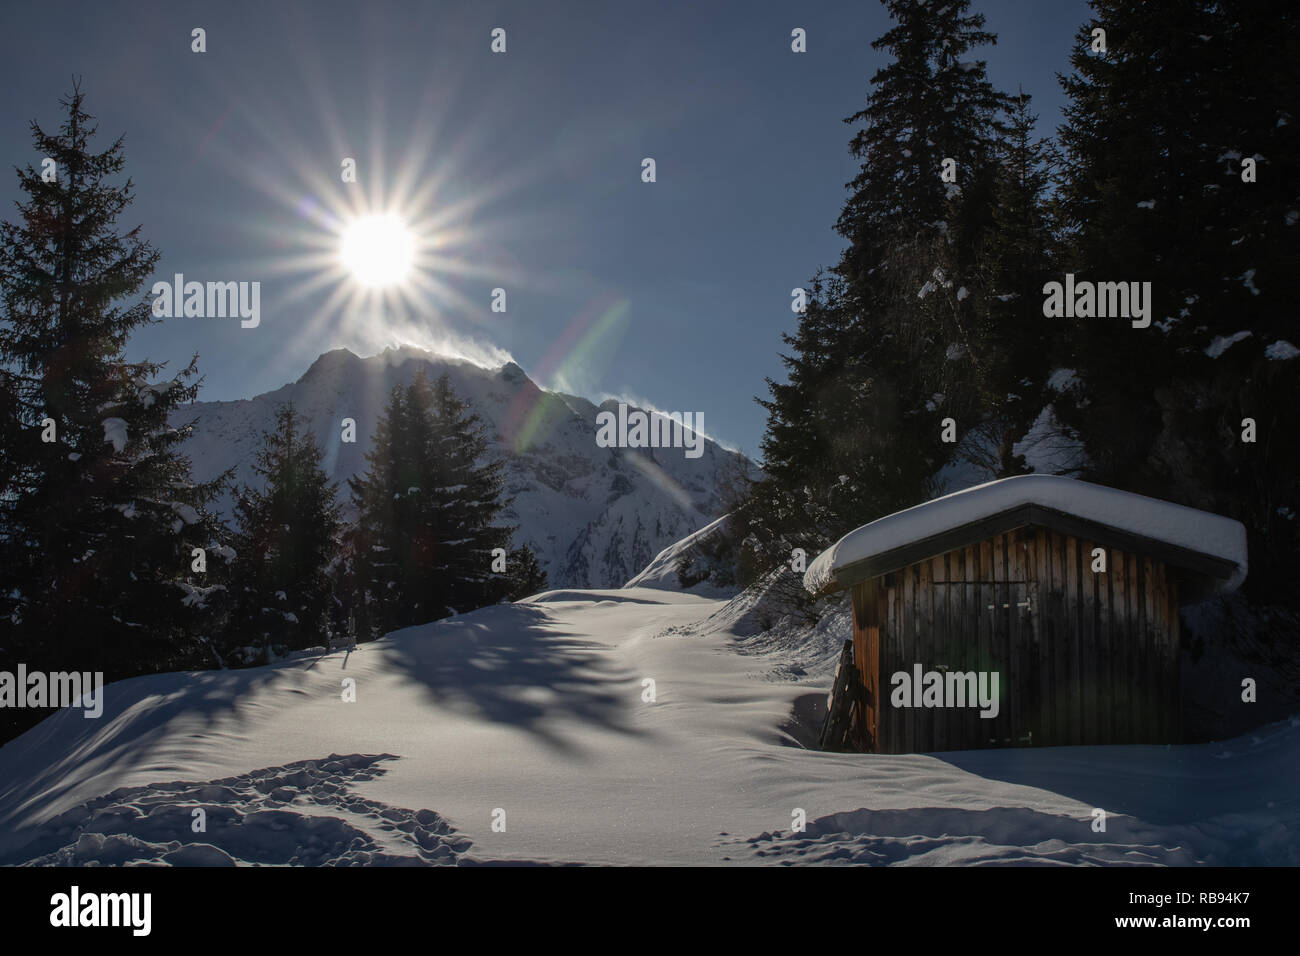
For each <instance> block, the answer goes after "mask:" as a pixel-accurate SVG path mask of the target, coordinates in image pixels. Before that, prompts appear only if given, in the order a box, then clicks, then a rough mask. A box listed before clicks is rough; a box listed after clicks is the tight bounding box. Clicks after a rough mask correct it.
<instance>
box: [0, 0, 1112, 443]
mask: <svg viewBox="0 0 1300 956" xmlns="http://www.w3.org/2000/svg"><path fill="white" fill-rule="evenodd" d="M974 8H975V9H977V10H979V11H981V12H983V13H984V14H985V15H986V17H987V19H988V27H989V28H990V29H991V30H993V31H994V32H995V33H997V34H998V35H999V42H998V45H997V46H996V47H992V48H989V49H987V50H986V51H983V52H982V53H981V57H982V58H984V59H986V60H987V61H988V65H989V75H990V77H991V78H992V80H993V81H994V82H995V83H996V84H998V85H999V86H1001V87H1002V88H1004V89H1007V90H1011V91H1014V90H1015V89H1016V87H1017V86H1018V85H1023V87H1024V89H1025V91H1026V92H1028V93H1030V94H1031V95H1033V97H1034V108H1035V109H1036V111H1037V112H1038V113H1039V114H1040V127H1041V128H1043V129H1044V131H1048V130H1050V129H1052V128H1054V127H1055V125H1056V124H1057V123H1058V121H1059V111H1060V109H1061V106H1062V104H1063V100H1062V97H1061V94H1060V90H1059V86H1058V84H1057V82H1056V76H1055V74H1056V73H1057V72H1058V71H1060V72H1064V71H1066V70H1067V69H1068V64H1067V57H1068V54H1069V49H1070V46H1071V43H1072V41H1073V34H1074V31H1075V29H1076V28H1077V27H1078V25H1079V24H1080V23H1081V22H1083V21H1084V20H1085V19H1086V18H1087V15H1088V10H1087V6H1086V4H1085V3H1084V2H1083V0H1052V2H1037V0H983V2H977V3H976V4H974ZM887 22H888V21H887V18H886V16H885V12H884V8H883V7H882V6H881V5H880V4H878V3H876V2H873V0H858V2H852V3H825V2H790V3H753V2H741V3H706V2H694V3H692V2H685V3H676V2H672V3H660V2H654V3H644V2H642V3H629V2H609V3H546V2H536V0H534V2H518V3H499V4H492V3H488V2H469V3H441V2H423V3H415V2H411V3H377V2H364V3H360V2H359V3H327V2H310V3H308V2H303V3H280V2H266V3H220V4H217V3H194V4H185V3H168V4H146V3H126V2H120V3H119V2H104V3H93V4H92V3H86V4H64V3H58V2H47V3H42V4H24V5H22V6H16V5H9V6H7V7H6V9H5V10H4V12H3V13H2V14H0V32H2V33H3V35H4V36H5V37H6V41H7V42H6V43H5V47H6V49H5V56H4V58H3V60H0V77H3V80H4V88H5V89H6V91H7V95H6V96H5V97H4V98H3V100H0V144H2V145H3V155H4V159H5V161H6V164H7V165H8V166H13V165H18V164H25V163H28V162H32V163H33V164H39V159H40V157H37V156H36V155H35V154H34V153H33V151H32V147H31V143H30V139H29V136H28V131H27V124H28V122H29V121H30V120H32V119H37V120H39V121H40V122H41V123H42V124H43V125H44V126H46V128H47V129H53V128H54V127H55V126H57V124H58V121H59V119H60V113H59V109H58V105H57V103H58V99H59V97H60V96H61V95H62V94H64V93H66V92H67V90H68V89H69V87H70V83H71V77H72V76H73V75H74V74H76V75H79V76H81V77H82V85H83V90H84V91H85V93H86V94H87V100H86V108H87V109H88V110H89V111H90V112H91V113H92V114H94V115H95V116H96V118H97V119H98V121H99V126H100V138H99V142H100V143H101V144H106V143H107V141H108V140H109V139H110V138H111V137H115V136H117V135H118V134H125V137H126V139H125V146H126V160H127V172H128V173H129V175H130V176H131V177H132V178H133V180H134V182H135V186H136V191H137V198H136V202H135V204H134V206H133V207H131V208H130V209H129V210H128V212H127V214H126V216H125V217H124V219H123V220H122V221H121V222H120V223H119V225H120V226H122V227H124V228H127V227H131V226H134V225H136V224H143V226H144V230H143V233H144V235H145V236H146V237H147V238H148V239H149V240H150V241H151V242H152V243H153V244H154V245H155V246H156V247H157V248H158V249H159V250H160V251H161V252H162V255H163V258H162V261H161V263H160V267H159V278H166V279H170V277H171V276H172V274H173V273H176V272H180V273H183V274H184V275H185V277H186V279H197V280H199V281H207V280H215V281H260V282H261V284H262V289H261V308H262V318H261V323H260V325H259V326H258V327H257V328H255V329H243V328H241V327H240V323H239V321H238V320H237V319H218V318H189V319H185V318H174V319H167V320H164V321H162V322H161V323H160V324H158V325H155V326H152V327H150V328H148V329H145V330H142V331H140V332H139V333H137V335H136V336H135V337H134V338H133V340H132V342H131V344H130V347H129V352H130V354H131V355H132V356H133V357H141V356H145V355H147V356H149V357H151V358H154V359H163V360H168V361H170V362H172V363H174V364H183V363H184V361H186V360H187V359H188V357H189V355H190V354H191V353H193V352H195V351H197V352H198V353H199V356H200V370H201V372H202V374H203V376H204V379H205V381H204V387H203V390H202V393H201V395H200V397H201V398H205V399H228V398H238V397H248V396H251V395H254V394H257V393H259V392H263V391H267V390H269V389H273V388H277V387H279V386H280V385H282V384H284V383H285V382H288V381H292V380H294V379H296V378H297V377H298V376H299V375H301V374H302V372H303V371H305V370H306V368H307V367H308V365H310V363H311V361H312V360H313V359H314V358H315V357H316V356H317V355H318V354H320V353H321V352H323V351H326V350H328V349H331V348H336V347H340V346H346V347H350V348H352V349H353V350H354V351H357V352H359V353H361V354H368V353H373V352H375V351H378V350H379V349H380V348H382V347H383V345H384V344H386V343H391V344H399V343H403V342H405V343H410V344H420V345H426V346H445V347H453V348H455V349H457V350H459V351H460V352H462V353H464V354H469V355H476V356H480V357H483V358H492V357H500V356H501V355H502V354H503V353H509V355H510V356H512V357H513V358H514V359H515V361H517V362H518V363H519V364H520V365H521V366H523V368H524V369H525V371H527V372H528V373H529V374H530V375H531V376H532V377H533V378H534V379H536V380H537V381H538V382H539V383H540V384H542V385H546V386H551V387H561V388H564V389H565V390H568V391H573V392H577V393H579V394H583V395H586V396H588V397H592V398H597V399H599V398H601V397H604V396H606V395H611V394H612V395H626V396H628V397H634V398H636V399H638V400H641V401H643V402H646V403H648V404H651V405H653V406H655V407H658V408H661V409H668V410H677V411H693V412H700V413H703V415H704V427H705V431H707V432H708V433H709V434H711V435H713V436H715V437H717V438H719V439H721V440H723V441H725V442H726V443H728V444H730V445H732V446H733V447H739V448H740V449H741V450H743V451H746V452H748V453H750V454H754V455H756V454H757V452H758V442H759V439H760V437H761V435H762V432H763V425H764V415H763V412H762V409H761V408H759V407H758V406H757V405H756V404H755V403H754V401H753V398H754V396H756V395H765V394H766V389H765V386H764V378H765V377H768V376H770V377H773V378H778V379H779V378H781V377H782V375H783V366H782V365H781V363H780V360H779V352H780V350H781V348H782V346H781V338H780V337H781V333H782V332H785V331H790V330H792V329H793V327H794V320H795V316H794V315H793V313H792V312H791V311H790V290H791V289H792V288H793V287H795V286H800V285H804V284H806V283H807V281H808V280H809V278H810V277H811V276H812V275H813V273H814V272H815V271H816V270H817V268H818V267H819V266H823V265H829V264H831V263H833V262H834V261H835V260H836V259H837V257H838V254H839V251H840V249H841V247H842V242H841V240H840V238H839V237H838V236H837V235H836V234H835V232H834V230H833V225H834V222H835V220H836V218H837V216H838V214H839V210H840V207H841V206H842V204H843V202H844V199H845V197H846V192H845V190H844V184H845V183H846V182H847V181H848V180H849V179H850V178H852V176H853V175H854V173H855V163H854V161H853V159H852V158H851V157H850V156H849V154H848V150H847V144H848V140H849V138H850V137H851V135H852V130H851V128H850V127H848V126H846V125H845V124H844V123H843V122H841V120H842V119H843V118H844V117H845V116H848V115H849V114H850V113H853V112H855V111H856V110H857V109H859V108H860V107H861V105H862V103H863V101H864V98H865V96H866V95H867V92H868V88H869V80H870V77H871V75H872V74H873V73H874V72H875V70H876V69H877V68H878V67H879V66H880V65H881V63H882V59H881V55H880V54H878V53H877V52H876V51H874V50H872V49H871V46H870V44H871V41H872V40H873V39H875V38H876V37H877V36H879V35H880V34H881V33H882V32H883V31H884V30H885V29H886V28H887ZM194 27H202V28H203V29H204V30H205V31H206V34H207V52H206V53H202V54H197V53H193V52H191V49H190V47H191V39H190V35H191V30H192V29H193V28H194ZM495 27H502V28H504V29H505V30H506V31H507V33H506V39H507V52H506V53H505V54H493V53H491V52H490V50H489V42H490V32H491V31H492V29H493V28H495ZM794 27H802V28H804V29H805V30H806V31H807V35H808V52H807V53H805V54H794V53H792V52H791V51H790V31H791V30H792V29H793V28H794ZM345 156H350V157H353V158H355V159H356V160H357V163H358V173H359V182H358V183H357V184H345V183H343V182H342V181H341V179H340V176H339V170H340V162H341V160H342V158H343V157H345ZM647 156H649V157H653V158H654V159H655V161H656V165H657V182H655V183H652V184H647V183H643V182H642V181H641V160H642V158H643V157H647ZM349 190H351V191H352V192H348V191H349ZM358 190H361V192H360V193H358V192H357V191H358ZM0 196H2V197H3V198H4V199H5V200H6V202H5V212H4V216H5V217H6V218H12V217H13V215H14V213H13V212H12V204H11V200H13V199H16V198H17V197H18V192H17V188H16V185H15V180H14V179H13V177H12V176H7V177H5V179H4V182H3V184H0ZM412 196H414V197H418V200H419V201H418V203H414V202H410V201H409V200H410V198H411V197H412ZM359 197H365V198H366V200H367V201H368V202H369V203H372V204H379V203H382V204H391V203H393V202H396V201H397V200H399V199H401V198H403V197H406V199H407V200H408V206H409V207H411V208H412V209H414V208H415V207H416V206H418V215H416V216H413V217H410V218H411V219H412V227H413V228H415V230H416V232H417V234H420V235H424V236H428V237H432V238H431V239H430V240H429V241H436V244H437V248H436V251H435V253H434V255H435V256H436V258H434V259H430V260H429V263H428V264H429V268H427V269H424V270H422V274H426V275H427V278H428V281H427V282H426V284H425V286H426V291H422V292H420V293H419V294H418V295H417V294H415V293H414V292H413V293H412V295H411V297H410V299H409V300H408V301H407V303H406V304H405V308H404V310H402V309H399V308H398V307H397V305H396V304H395V303H388V306H387V307H385V306H384V304H382V303H380V304H375V303H362V302H356V303H353V307H351V308H349V307H347V306H346V304H344V305H342V306H341V305H340V302H339V299H338V298H337V297H336V298H334V299H331V294H332V293H339V294H340V295H341V294H345V293H348V292H350V291H352V290H351V289H350V288H349V286H348V285H347V283H348V282H349V281H350V280H348V279H347V278H346V277H343V276H338V275H334V274H332V273H331V271H330V269H329V268H327V267H325V266H322V265H320V264H318V263H314V262H307V261H306V260H307V259H308V258H310V254H311V253H312V252H313V250H314V251H315V257H316V258H318V259H319V258H322V256H323V258H324V259H326V260H329V259H330V257H331V256H332V249H333V243H334V242H335V239H334V235H335V234H334V231H333V230H334V229H335V227H336V226H337V225H338V224H339V223H340V222H341V220H342V219H343V218H344V217H343V216H342V215H341V214H336V213H334V212H331V210H334V209H339V208H342V207H343V205H344V204H345V203H349V204H352V205H353V206H355V205H356V204H357V201H358V198H359ZM397 211H398V212H399V214H401V213H403V212H405V210H403V209H402V208H401V206H400V205H399V206H398V207H397ZM340 286H341V288H340ZM495 287H501V288H504V289H506V292H507V311H506V312H505V313H493V312H492V311H491V310H490V302H491V290H492V289H493V288H495ZM429 290H432V291H429Z"/></svg>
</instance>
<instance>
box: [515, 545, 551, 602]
mask: <svg viewBox="0 0 1300 956" xmlns="http://www.w3.org/2000/svg"><path fill="white" fill-rule="evenodd" d="M545 590H546V571H545V569H544V568H543V567H542V565H541V563H540V562H538V560H537V555H535V554H533V549H532V548H530V547H528V545H526V544H525V545H522V546H520V547H519V549H518V550H516V551H515V552H514V553H512V554H511V555H510V562H509V564H508V565H507V566H506V593H505V596H506V597H508V598H509V599H510V600H512V601H517V600H519V599H520V598H524V597H528V596H529V595H532V594H540V593H541V592H542V591H545Z"/></svg>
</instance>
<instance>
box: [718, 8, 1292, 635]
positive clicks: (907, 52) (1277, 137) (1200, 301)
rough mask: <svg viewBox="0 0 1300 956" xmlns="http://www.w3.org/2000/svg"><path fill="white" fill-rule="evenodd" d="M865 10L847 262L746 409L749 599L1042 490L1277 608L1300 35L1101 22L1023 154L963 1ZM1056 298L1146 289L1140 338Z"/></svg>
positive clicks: (1252, 27) (1021, 121) (1251, 24)
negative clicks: (969, 500) (1167, 542)
mask: <svg viewBox="0 0 1300 956" xmlns="http://www.w3.org/2000/svg"><path fill="white" fill-rule="evenodd" d="M885 6H886V7H887V8H888V10H889V13H890V15H891V17H892V27H891V29H890V30H889V31H888V32H887V33H885V34H884V35H883V36H881V37H880V38H879V39H878V40H876V41H875V43H874V44H873V46H874V47H875V48H876V49H877V50H881V51H883V52H884V53H886V54H887V55H888V62H887V63H886V65H885V66H884V67H882V68H881V69H880V70H879V71H878V72H877V73H876V74H875V75H874V76H873V77H872V78H871V87H870V91H869V95H868V96H867V100H866V104H865V106H864V107H863V108H862V110H861V111H859V112H857V113H855V114H854V115H852V116H850V117H848V118H847V120H846V122H847V123H849V124H850V125H851V126H853V127H854V128H855V129H856V133H855V134H854V135H853V137H852V139H851V141H850V149H851V151H852V153H853V155H854V156H855V157H856V158H857V159H859V160H861V168H860V172H859V173H858V175H857V177H856V178H855V179H854V180H853V181H852V182H851V183H849V184H848V190H849V194H850V195H849V198H848V200H847V201H846V203H845V205H844V208H843V211H842V213H841V215H840V218H839V221H838V223H836V229H837V230H838V232H839V233H840V235H842V236H843V237H844V239H845V240H846V241H847V246H846V248H845V249H844V252H843V255H842V257H841V259H840V261H839V262H838V263H836V264H835V265H834V266H833V267H830V268H827V269H825V270H824V271H823V272H821V273H819V274H818V275H817V276H815V277H814V278H813V281H812V282H811V284H810V301H809V303H808V307H807V311H806V312H805V313H804V314H803V315H802V316H801V317H800V319H799V321H798V326H797V328H796V330H795V331H794V333H793V334H790V335H787V336H786V337H785V342H786V345H787V346H788V352H787V354H785V355H784V356H783V359H784V362H785V365H786V367H787V369H788V381H786V382H774V381H771V380H769V382H768V387H769V393H770V394H769V395H768V396H767V397H766V398H765V399H761V400H760V403H761V404H762V405H763V407H764V408H765V409H766V410H767V412H768V416H769V418H768V425H767V431H766V435H765V438H764V441H763V444H762V451H763V457H764V466H765V469H766V477H765V478H764V479H763V480H761V481H759V482H758V483H756V484H753V485H752V486H751V487H750V488H749V489H748V492H747V493H746V494H745V495H744V496H743V497H742V500H741V501H739V502H738V504H737V507H736V509H735V522H736V523H737V525H738V527H736V528H735V530H737V531H738V532H739V533H738V534H737V535H736V538H737V539H738V540H742V541H743V546H742V547H741V548H740V552H739V553H738V554H737V555H736V560H737V562H738V564H739V566H740V567H741V568H742V570H743V572H744V579H745V580H754V579H755V578H757V577H758V576H760V575H762V574H763V573H764V572H769V571H771V570H772V569H775V568H777V567H779V566H780V565H782V564H784V565H786V566H787V567H789V566H790V565H791V554H792V550H793V549H795V548H802V549H804V550H805V551H806V553H807V555H808V557H809V559H811V557H812V556H813V555H815V554H816V553H817V552H818V551H819V550H821V549H822V548H824V547H825V546H826V545H828V544H829V543H831V542H832V541H834V540H835V539H836V538H838V537H839V536H840V535H842V534H843V533H845V532H847V531H849V530H851V529H852V528H854V527H856V526H858V525H861V524H863V523H866V522H868V521H871V520H873V519H875V518H878V517H881V516H882V515H885V514H889V513H891V512H894V511H897V510H899V509H901V508H905V507H909V506H911V505H915V504H918V503H920V502H922V501H925V500H927V499H928V498H930V497H933V495H934V494H936V493H938V492H939V491H940V490H942V489H943V488H945V487H947V488H948V489H949V490H955V489H956V488H959V487H965V486H968V485H971V484H976V483H978V482H979V481H985V480H991V479H994V478H1001V477H1008V476H1011V475H1016V474H1021V473H1025V472H1028V471H1032V470H1039V471H1051V472H1056V473H1061V474H1069V475H1073V476H1075V477H1080V478H1083V479H1085V480H1091V481H1096V482H1099V483H1101V484H1106V485H1110V486H1112V487H1117V488H1121V489H1124V490H1127V491H1132V492H1137V493H1140V494H1146V495H1150V496H1153V497H1157V498H1163V499H1168V500H1172V501H1176V502H1180V503H1182V504H1186V505H1189V506H1192V507H1196V508H1201V509H1205V510H1208V511H1213V512H1217V513H1219V514H1224V515H1228V516H1231V517H1233V518H1236V519H1237V520H1239V521H1241V522H1243V523H1244V524H1245V526H1246V528H1247V530H1248V534H1249V548H1250V575H1249V578H1248V580H1247V582H1246V585H1245V589H1244V592H1243V596H1244V598H1245V599H1246V600H1247V601H1248V602H1250V603H1252V604H1254V605H1255V606H1257V607H1268V606H1272V607H1278V608H1290V609H1292V610H1294V609H1296V608H1297V607H1298V606H1300V598H1298V597H1297V592H1296V589H1295V588H1294V587H1293V586H1292V585H1291V583H1290V582H1291V579H1292V578H1293V576H1294V573H1295V567H1296V560H1297V556H1298V555H1300V547H1297V545H1298V542H1300V539H1298V537H1297V512H1298V511H1300V480H1298V479H1297V475H1300V442H1297V436H1300V402H1297V394H1298V393H1297V384H1300V352H1298V351H1297V346H1298V345H1300V323H1297V321H1296V312H1295V304H1296V302H1297V301H1300V223H1298V222H1297V220H1298V219H1300V170H1298V169H1297V160H1298V158H1300V148H1298V146H1300V144H1298V143H1297V141H1296V130H1297V128H1300V127H1298V126H1297V117H1296V116H1295V115H1294V114H1293V111H1294V110H1295V109H1296V104H1297V103H1300V71H1297V70H1296V69H1295V68H1294V63H1295V61H1296V57H1297V56H1298V55H1300V9H1297V8H1296V7H1295V5H1294V4H1293V3H1289V2H1267V0H1266V2H1260V3H1251V4H1244V3H1239V2H1223V0H1187V2H1184V3H1177V4H1170V3H1150V2H1143V0H1094V2H1093V3H1092V7H1093V15H1092V17H1091V19H1090V20H1089V22H1087V23H1085V24H1082V25H1081V26H1080V28H1079V29H1078V31H1077V34H1076V36H1075V37H1074V45H1073V53H1072V55H1071V58H1070V63H1069V65H1068V66H1069V69H1068V70H1066V71H1065V73H1064V74H1063V75H1061V74H1058V75H1059V76H1060V82H1061V84H1062V86H1063V89H1064V91H1065V93H1066V94H1067V102H1068V105H1067V109H1066V114H1065V121H1064V123H1063V125H1061V127H1060V128H1059V130H1057V134H1056V135H1055V136H1052V137H1042V138H1039V137H1036V136H1035V132H1034V129H1035V127H1034V116H1033V112H1032V109H1031V100H1030V96H1029V94H1030V93H1031V92H1032V91H1027V90H1024V91H1022V90H1015V91H1002V90H997V89H995V88H993V86H992V85H991V84H990V82H989V80H988V78H987V76H986V73H985V69H984V63H983V62H982V61H981V60H980V59H979V56H980V49H981V48H982V47H984V48H987V46H988V45H989V44H992V43H994V42H996V40H995V37H993V36H992V35H991V34H990V33H989V32H988V31H987V30H986V29H985V23H984V18H983V17H982V16H981V15H980V14H978V13H975V12H973V11H972V10H971V4H970V3H969V2H968V0H931V2H912V0H886V3H885ZM1098 31H1101V32H1098ZM1064 67H1065V64H1063V68H1064ZM947 160H953V161H954V162H953V163H950V164H948V163H946V161H947ZM945 165H947V166H948V167H949V168H950V169H951V170H952V171H953V173H955V175H949V176H946V177H945V176H944V175H943V173H944V170H945ZM948 180H951V181H948ZM1067 273H1070V274H1073V275H1074V276H1075V277H1076V279H1078V280H1080V281H1083V280H1087V281H1090V282H1123V283H1133V282H1137V283H1143V282H1149V283H1150V284H1151V286H1150V288H1151V301H1150V302H1148V303H1147V306H1148V307H1149V308H1150V313H1149V316H1148V317H1147V318H1149V320H1150V324H1149V326H1147V327H1135V325H1134V322H1131V321H1130V320H1129V319H1127V318H1124V317H1119V318H1102V317H1091V318H1073V317H1048V316H1046V315H1045V311H1044V305H1045V299H1046V296H1045V291H1046V290H1045V289H1044V286H1045V284H1046V283H1048V282H1051V281H1057V282H1062V283H1064V281H1065V277H1066V274H1067ZM1139 288H1140V286H1139ZM1136 321H1138V322H1139V323H1140V321H1141V320H1136ZM947 419H951V420H952V421H951V427H949V429H948V434H947V435H945V434H944V432H945V420H947ZM945 438H949V439H952V438H955V439H956V440H950V441H945V440H944V439H945ZM798 577H799V576H798V575H790V574H788V573H787V574H786V575H784V580H785V582H786V583H787V584H788V586H789V589H790V592H791V597H792V598H795V597H796V595H798V596H800V597H802V592H801V589H799V586H798ZM804 606H805V607H806V604H805V605H804ZM1289 619H1290V620H1295V617H1294V616H1290V617H1289ZM1285 630H1286V628H1281V629H1279V630H1278V632H1277V633H1276V634H1274V635H1272V637H1273V639H1275V640H1276V641H1277V642H1278V643H1279V645H1280V644H1282V643H1285V642H1287V641H1290V640H1292V639H1293V638H1294V636H1295V635H1291V634H1287V633H1284V632H1285Z"/></svg>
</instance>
